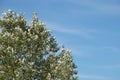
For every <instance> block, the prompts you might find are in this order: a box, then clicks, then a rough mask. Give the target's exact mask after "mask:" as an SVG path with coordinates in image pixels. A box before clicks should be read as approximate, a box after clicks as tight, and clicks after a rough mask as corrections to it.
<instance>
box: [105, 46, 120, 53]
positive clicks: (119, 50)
mask: <svg viewBox="0 0 120 80" xmlns="http://www.w3.org/2000/svg"><path fill="white" fill-rule="evenodd" d="M103 49H105V50H109V51H112V52H120V48H117V47H113V46H105V47H103Z"/></svg>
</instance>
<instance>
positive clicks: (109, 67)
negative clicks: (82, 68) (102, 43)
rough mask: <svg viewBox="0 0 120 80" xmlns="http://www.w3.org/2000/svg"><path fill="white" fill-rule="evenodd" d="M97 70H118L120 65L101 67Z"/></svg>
mask: <svg viewBox="0 0 120 80" xmlns="http://www.w3.org/2000/svg"><path fill="white" fill-rule="evenodd" d="M98 68H99V69H110V70H112V69H120V64H116V65H103V66H99V67H98Z"/></svg>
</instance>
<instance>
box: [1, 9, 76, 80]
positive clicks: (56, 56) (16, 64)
mask: <svg viewBox="0 0 120 80" xmlns="http://www.w3.org/2000/svg"><path fill="white" fill-rule="evenodd" d="M0 28H1V32H0V80H77V77H76V76H75V75H76V74H77V73H76V71H75V70H74V69H75V68H76V66H75V64H74V62H73V59H72V56H71V54H70V53H71V52H70V51H69V50H66V49H65V48H60V47H58V44H57V42H56V40H55V37H54V36H53V35H52V34H51V31H50V30H47V29H46V28H45V24H43V23H42V22H40V21H39V19H38V17H37V14H36V13H35V14H34V15H33V20H32V23H31V24H30V25H27V21H26V19H25V18H24V16H23V15H22V14H17V13H15V12H13V11H11V10H9V11H6V12H4V13H3V16H2V17H1V19H0Z"/></svg>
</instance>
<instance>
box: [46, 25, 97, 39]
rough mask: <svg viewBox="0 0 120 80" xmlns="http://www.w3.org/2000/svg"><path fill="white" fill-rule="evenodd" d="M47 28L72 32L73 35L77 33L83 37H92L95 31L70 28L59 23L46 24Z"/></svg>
mask: <svg viewBox="0 0 120 80" xmlns="http://www.w3.org/2000/svg"><path fill="white" fill-rule="evenodd" d="M47 28H49V29H52V30H55V31H58V32H61V33H67V34H73V35H78V36H81V37H84V38H86V39H93V38H94V36H93V33H95V32H96V30H94V29H73V28H72V29H71V28H69V27H67V26H66V27H65V26H60V25H55V24H49V23H48V24H47Z"/></svg>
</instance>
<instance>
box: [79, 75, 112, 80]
mask: <svg viewBox="0 0 120 80" xmlns="http://www.w3.org/2000/svg"><path fill="white" fill-rule="evenodd" d="M78 77H79V78H80V79H90V80H110V79H109V77H106V76H99V75H86V74H79V75H78Z"/></svg>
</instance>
